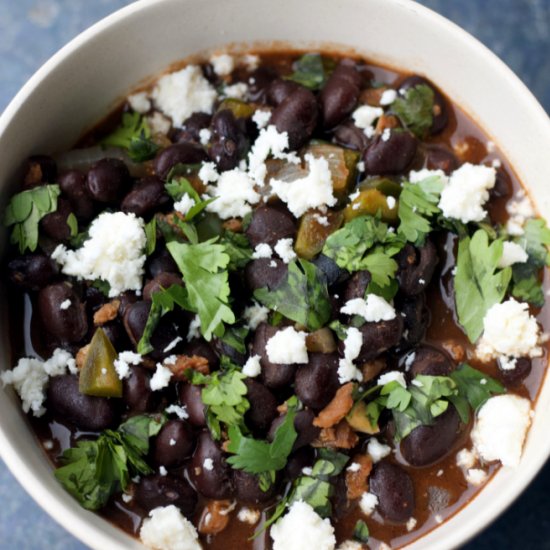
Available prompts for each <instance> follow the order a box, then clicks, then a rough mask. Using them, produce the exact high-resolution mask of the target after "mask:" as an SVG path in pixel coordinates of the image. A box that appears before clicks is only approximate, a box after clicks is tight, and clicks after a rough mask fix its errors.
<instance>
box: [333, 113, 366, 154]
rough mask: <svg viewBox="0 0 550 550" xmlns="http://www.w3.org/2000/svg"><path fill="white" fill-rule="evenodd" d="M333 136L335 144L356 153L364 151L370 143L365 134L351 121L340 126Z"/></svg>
mask: <svg viewBox="0 0 550 550" xmlns="http://www.w3.org/2000/svg"><path fill="white" fill-rule="evenodd" d="M333 135H334V141H335V143H337V144H338V145H341V146H342V147H347V148H348V149H353V150H354V151H364V150H365V149H366V148H367V146H368V144H369V143H370V140H369V138H368V137H367V136H366V135H365V132H364V131H363V130H362V129H361V128H358V127H357V126H355V124H354V123H353V122H352V121H351V120H349V121H347V122H343V123H342V124H340V125H338V126H337V127H336V128H335V129H334V134H333Z"/></svg>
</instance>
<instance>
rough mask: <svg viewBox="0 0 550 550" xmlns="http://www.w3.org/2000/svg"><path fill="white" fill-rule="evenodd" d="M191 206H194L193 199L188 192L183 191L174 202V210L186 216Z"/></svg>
mask: <svg viewBox="0 0 550 550" xmlns="http://www.w3.org/2000/svg"><path fill="white" fill-rule="evenodd" d="M193 206H195V199H193V198H192V197H191V196H190V195H189V194H188V193H184V194H183V196H182V197H181V199H180V200H179V201H177V202H175V203H174V210H175V211H176V212H179V213H180V214H183V215H184V216H186V215H187V213H188V212H189V210H191V208H193Z"/></svg>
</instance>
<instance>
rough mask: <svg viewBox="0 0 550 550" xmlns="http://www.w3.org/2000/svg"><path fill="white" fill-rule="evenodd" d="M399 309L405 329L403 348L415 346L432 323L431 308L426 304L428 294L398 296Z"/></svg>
mask: <svg viewBox="0 0 550 550" xmlns="http://www.w3.org/2000/svg"><path fill="white" fill-rule="evenodd" d="M396 303H397V309H398V310H399V311H400V313H401V314H402V315H403V321H404V330H403V340H402V341H401V344H400V346H401V347H402V348H406V347H410V346H415V345H416V344H418V343H419V342H420V341H421V340H422V339H423V338H424V335H425V334H426V329H427V328H428V325H429V323H430V310H429V309H428V308H427V306H426V294H425V293H424V292H422V293H420V294H417V295H416V296H410V297H403V296H399V295H398V296H397V297H396Z"/></svg>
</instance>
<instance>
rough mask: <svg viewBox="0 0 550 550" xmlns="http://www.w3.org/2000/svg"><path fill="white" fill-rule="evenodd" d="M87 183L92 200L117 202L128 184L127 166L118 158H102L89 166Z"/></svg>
mask: <svg viewBox="0 0 550 550" xmlns="http://www.w3.org/2000/svg"><path fill="white" fill-rule="evenodd" d="M87 185H88V191H89V192H90V195H91V196H92V198H93V199H94V200H96V201H98V202H106V203H112V202H117V201H119V200H120V199H121V198H122V197H123V196H124V195H125V193H126V191H127V190H128V187H129V186H130V173H129V172H128V167H127V166H126V165H125V164H124V162H122V161H121V160H119V159H110V158H109V159H102V160H100V161H99V162H97V163H96V164H94V166H92V168H90V171H89V172H88V180H87Z"/></svg>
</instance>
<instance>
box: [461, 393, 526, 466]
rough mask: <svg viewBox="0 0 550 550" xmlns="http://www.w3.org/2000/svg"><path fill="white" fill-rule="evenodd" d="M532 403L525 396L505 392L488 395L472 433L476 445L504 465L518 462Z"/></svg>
mask: <svg viewBox="0 0 550 550" xmlns="http://www.w3.org/2000/svg"><path fill="white" fill-rule="evenodd" d="M530 411H531V403H530V401H529V400H528V399H525V398H524V397H519V396H518V395H513V394H505V395H496V396H494V397H491V398H489V399H488V400H487V401H486V402H485V403H484V405H483V406H482V407H481V409H480V410H479V412H478V413H477V418H476V420H475V424H474V428H473V430H472V433H471V437H472V442H473V444H474V448H475V450H476V452H477V453H478V454H479V456H480V457H481V458H482V459H484V460H486V461H492V460H500V462H501V463H502V464H503V466H511V467H516V466H518V465H519V462H520V458H521V452H522V449H523V442H524V440H525V435H526V433H527V428H528V427H529V424H530V423H531V416H530V414H529V413H530Z"/></svg>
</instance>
